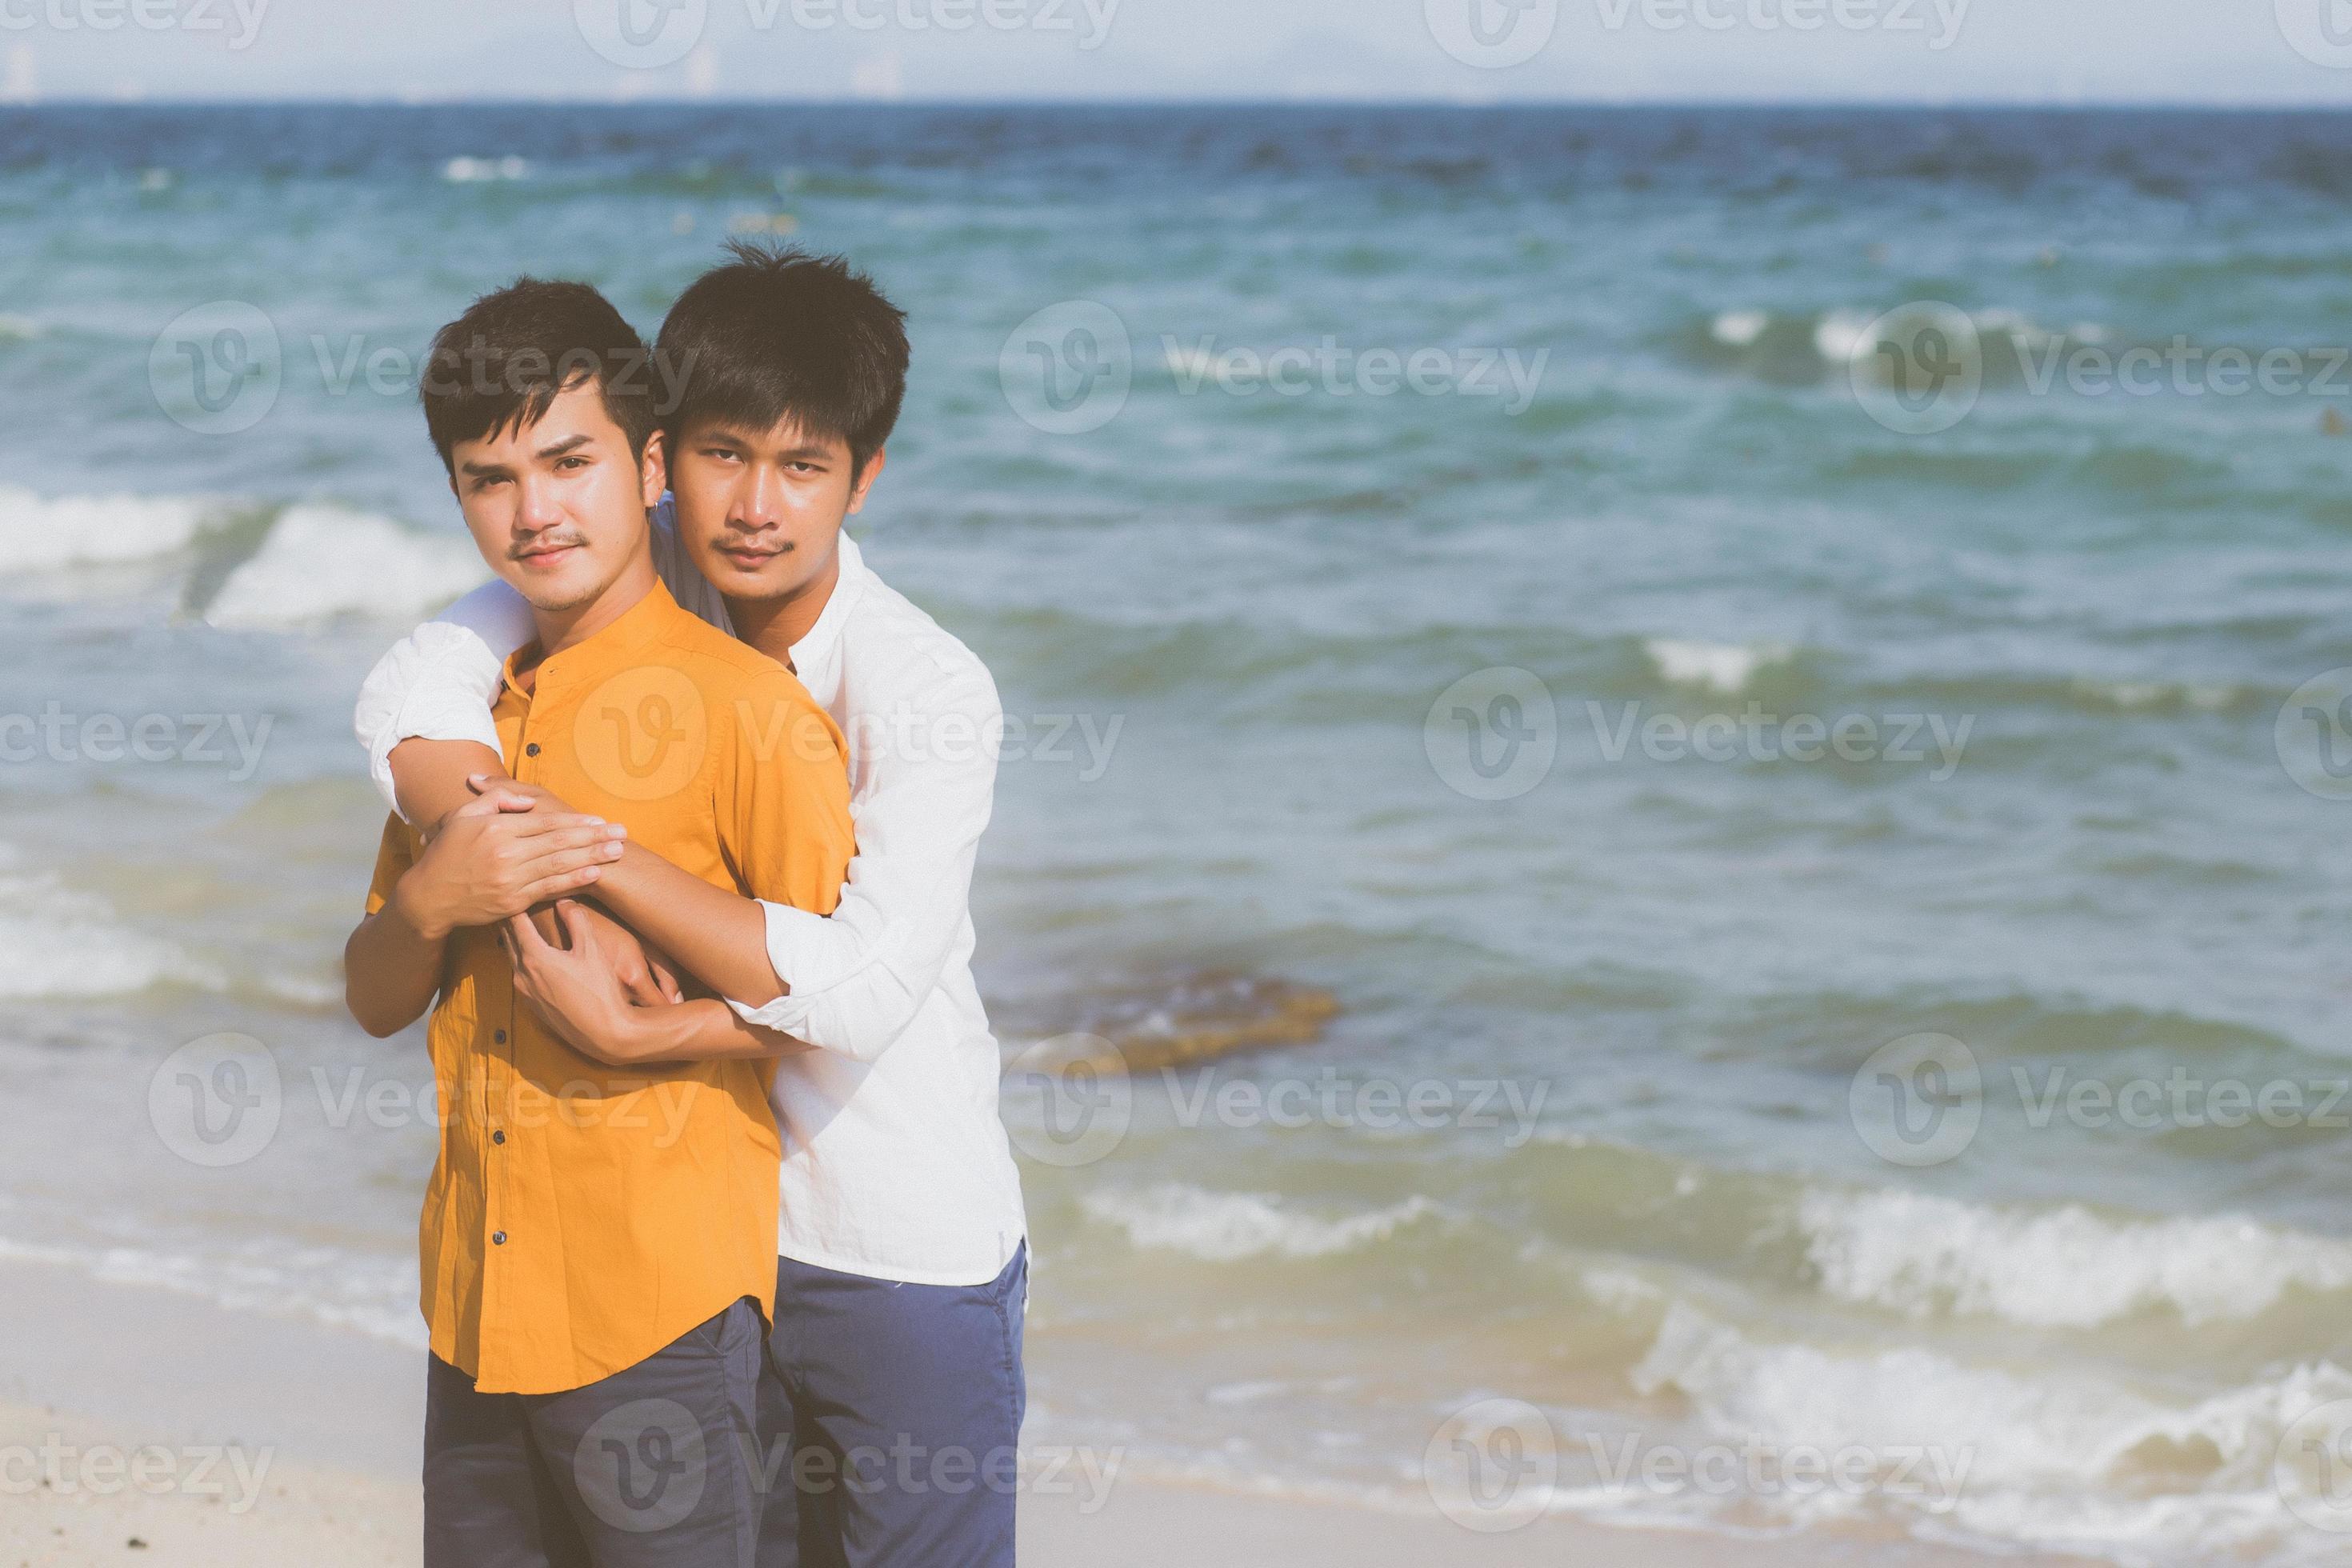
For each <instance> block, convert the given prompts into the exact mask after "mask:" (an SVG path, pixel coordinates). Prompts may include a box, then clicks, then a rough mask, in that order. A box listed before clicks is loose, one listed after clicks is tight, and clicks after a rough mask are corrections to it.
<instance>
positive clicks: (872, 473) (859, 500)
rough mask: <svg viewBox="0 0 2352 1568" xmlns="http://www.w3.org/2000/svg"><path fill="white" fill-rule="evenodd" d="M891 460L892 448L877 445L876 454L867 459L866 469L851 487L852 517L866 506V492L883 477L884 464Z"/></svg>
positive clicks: (850, 504) (850, 512)
mask: <svg viewBox="0 0 2352 1568" xmlns="http://www.w3.org/2000/svg"><path fill="white" fill-rule="evenodd" d="M889 460H890V449H889V448H888V447H875V448H874V455H873V456H872V457H870V458H866V468H865V471H864V472H862V473H860V474H859V475H858V476H857V482H856V484H854V485H852V486H850V487H849V515H850V516H851V517H856V515H857V513H858V511H859V510H861V509H862V508H864V506H865V505H866V491H867V490H870V489H873V488H874V481H875V480H877V479H880V478H881V477H882V465H883V464H884V463H886V462H888V461H889Z"/></svg>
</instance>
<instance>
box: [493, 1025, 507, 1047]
mask: <svg viewBox="0 0 2352 1568" xmlns="http://www.w3.org/2000/svg"><path fill="white" fill-rule="evenodd" d="M490 1038H491V1040H493V1041H494V1042H496V1043H497V1044H499V1045H501V1046H503V1045H505V1044H506V1043H507V1032H506V1031H505V1030H504V1029H498V1030H494V1031H492V1032H491V1035H490Z"/></svg>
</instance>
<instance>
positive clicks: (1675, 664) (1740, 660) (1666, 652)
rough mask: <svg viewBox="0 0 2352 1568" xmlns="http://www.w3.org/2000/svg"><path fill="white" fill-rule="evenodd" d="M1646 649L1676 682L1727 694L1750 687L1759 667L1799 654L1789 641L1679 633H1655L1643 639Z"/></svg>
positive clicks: (1666, 675)
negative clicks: (1700, 638) (1704, 638)
mask: <svg viewBox="0 0 2352 1568" xmlns="http://www.w3.org/2000/svg"><path fill="white" fill-rule="evenodd" d="M1642 651H1643V654H1644V655H1646V656H1647V657H1648V658H1649V660H1650V662H1651V663H1652V664H1654V665H1655V666H1656V667H1657V670H1658V673H1659V674H1660V675H1662V676H1664V678H1665V679H1668V680H1670V681H1672V682H1674V683H1675V685H1678V686H1697V687H1704V688H1705V689H1707V690H1709V691H1714V692H1718V693H1720V694H1722V695H1725V696H1736V695H1738V693H1740V692H1742V691H1745V690H1747V689H1748V683H1749V682H1750V681H1752V680H1754V679H1756V676H1757V674H1758V673H1759V671H1761V670H1764V669H1767V668H1771V667H1772V666H1775V665H1784V664H1787V663H1788V662H1789V661H1790V659H1792V658H1795V657H1796V649H1795V648H1794V647H1791V646H1790V645H1789V644H1787V643H1778V642H1762V643H1715V642H1689V641H1684V640H1682V639H1679V638H1675V637H1652V638H1650V639H1649V640H1648V641H1646V642H1644V643H1643V645H1642Z"/></svg>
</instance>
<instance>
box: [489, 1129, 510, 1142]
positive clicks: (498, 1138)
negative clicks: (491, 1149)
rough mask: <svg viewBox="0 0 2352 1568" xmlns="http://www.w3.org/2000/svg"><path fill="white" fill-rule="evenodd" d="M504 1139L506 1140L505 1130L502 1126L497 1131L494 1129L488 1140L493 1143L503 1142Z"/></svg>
mask: <svg viewBox="0 0 2352 1568" xmlns="http://www.w3.org/2000/svg"><path fill="white" fill-rule="evenodd" d="M506 1141H507V1135H506V1130H505V1129H503V1128H501V1129H499V1131H495V1132H492V1133H491V1134H490V1142H493V1143H503V1142H506Z"/></svg>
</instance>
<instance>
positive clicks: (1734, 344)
mask: <svg viewBox="0 0 2352 1568" xmlns="http://www.w3.org/2000/svg"><path fill="white" fill-rule="evenodd" d="M1771 324H1772V318H1771V317H1770V316H1769V314H1767V313H1766V312H1764V311H1762V310H1726V311H1724V312H1723V314H1721V315H1719V316H1717V318H1716V319H1715V324H1714V325H1713V326H1712V327H1710V328H1709V329H1708V331H1710V332H1711V333H1712V334H1713V335H1714V338H1715V341H1716V342H1719V343H1723V344H1726V345H1727V346H1728V347H1731V348H1735V349H1744V348H1747V347H1748V345H1750V344H1751V343H1753V342H1755V341H1756V340H1757V339H1759V338H1760V337H1762V336H1763V335H1764V329H1765V328H1766V327H1768V326H1770V325H1771Z"/></svg>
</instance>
